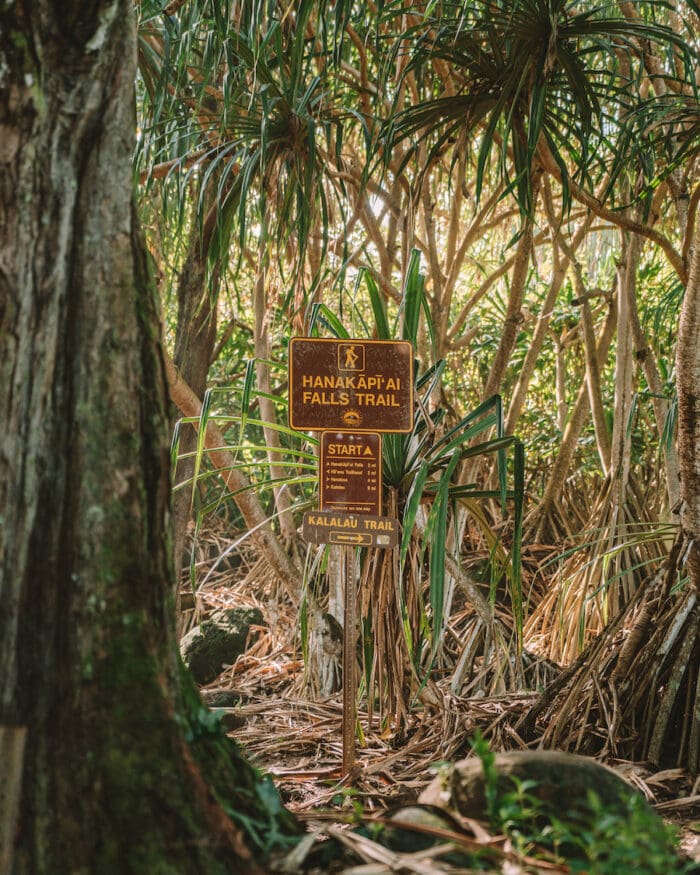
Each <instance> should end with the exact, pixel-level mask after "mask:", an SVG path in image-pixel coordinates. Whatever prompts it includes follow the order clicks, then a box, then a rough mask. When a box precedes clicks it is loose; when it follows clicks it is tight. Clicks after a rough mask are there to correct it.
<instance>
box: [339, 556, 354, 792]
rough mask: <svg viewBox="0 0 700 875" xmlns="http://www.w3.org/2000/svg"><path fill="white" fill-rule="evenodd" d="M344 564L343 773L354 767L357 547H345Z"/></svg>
mask: <svg viewBox="0 0 700 875" xmlns="http://www.w3.org/2000/svg"><path fill="white" fill-rule="evenodd" d="M342 550H343V557H342V562H341V569H342V572H341V573H342V575H343V577H344V578H345V580H344V581H343V582H344V585H345V589H344V592H345V616H344V620H343V721H342V723H343V726H342V734H343V774H344V775H347V774H349V773H350V770H351V769H352V767H353V766H354V765H355V724H356V723H357V679H356V677H355V675H356V662H357V655H356V643H357V642H356V635H355V613H356V610H357V606H356V601H357V598H356V592H355V548H354V547H343V548H342Z"/></svg>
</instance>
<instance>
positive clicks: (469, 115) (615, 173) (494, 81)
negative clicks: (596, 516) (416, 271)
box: [387, 0, 697, 760]
mask: <svg viewBox="0 0 700 875" xmlns="http://www.w3.org/2000/svg"><path fill="white" fill-rule="evenodd" d="M630 6H632V4H620V10H622V13H624V14H621V12H620V10H618V8H617V7H614V6H613V5H611V4H606V5H600V4H573V3H567V2H553V3H552V2H537V0H534V2H530V0H524V2H515V3H507V4H506V3H488V4H487V3H483V4H482V3H472V4H466V5H461V4H460V5H454V6H452V5H450V4H441V5H440V6H439V8H438V7H430V10H429V13H428V14H427V15H426V16H425V17H423V18H421V17H419V18H418V21H417V23H416V24H415V26H414V28H413V33H412V36H413V38H414V44H413V45H414V46H415V51H413V52H412V54H411V57H410V60H409V62H408V65H407V69H411V70H416V69H418V68H419V69H420V70H421V73H422V75H423V76H424V77H425V78H428V77H431V76H432V77H433V81H434V83H435V85H434V88H435V96H432V97H431V98H430V99H428V100H425V101H423V102H419V103H418V104H417V105H413V106H410V107H407V108H404V107H402V106H398V107H397V111H396V113H395V114H394V115H393V116H392V118H391V119H390V121H389V123H388V125H387V141H388V143H389V144H390V145H391V144H396V143H401V142H405V141H406V140H407V139H408V138H412V140H414V141H416V140H418V141H421V140H424V138H426V137H427V138H430V142H431V144H432V147H431V152H430V155H431V156H435V155H439V154H440V153H441V151H444V150H445V149H446V147H447V146H448V145H451V144H453V143H454V142H455V141H456V142H461V141H460V140H459V137H460V136H461V135H462V132H463V131H465V130H466V131H467V132H468V133H469V137H468V138H467V139H465V140H464V144H465V145H466V144H468V143H471V144H472V148H473V149H474V152H475V158H476V181H475V185H476V191H477V193H479V192H480V190H481V189H482V188H483V186H484V184H485V180H486V179H487V174H488V173H489V172H493V167H494V164H495V165H496V166H497V167H498V168H499V171H500V175H501V178H502V179H503V182H504V184H505V185H506V187H507V189H508V190H509V191H510V192H511V193H512V194H513V195H514V196H515V197H516V199H517V202H518V205H519V208H520V211H521V215H522V222H521V227H520V230H519V232H518V234H517V235H516V238H515V241H514V243H515V246H516V255H515V258H514V262H513V273H512V278H511V288H510V293H509V300H508V307H507V309H506V313H505V319H504V324H503V332H502V335H501V341H500V345H499V347H498V349H497V351H496V354H495V356H494V358H493V364H492V369H491V372H490V374H489V378H488V380H487V382H486V390H487V391H492V390H493V389H494V388H495V387H497V386H498V385H499V384H500V382H501V380H502V379H503V375H504V373H505V368H506V366H507V362H508V358H509V356H510V353H511V351H512V349H513V343H514V338H515V336H516V333H517V328H516V326H517V320H518V317H519V313H520V308H521V302H522V289H523V286H524V284H525V281H526V277H527V261H528V258H529V253H530V250H531V240H530V239H529V237H530V235H531V225H532V221H533V216H534V209H535V206H536V203H537V198H538V196H539V192H540V191H541V190H542V186H543V184H544V181H546V182H547V184H549V181H551V182H552V183H553V184H555V185H557V186H558V188H559V191H560V193H561V200H562V204H563V212H562V214H561V216H560V218H559V221H560V223H561V224H562V225H563V224H565V222H564V220H565V216H566V213H567V211H568V210H569V209H570V208H571V206H572V205H573V204H576V203H579V204H582V205H584V206H585V207H586V209H587V210H589V211H590V212H591V213H592V214H594V215H596V216H598V217H603V218H605V219H606V220H607V221H610V222H612V223H614V224H617V225H619V226H620V227H621V228H622V229H623V230H624V232H625V233H627V234H631V235H635V234H638V235H642V236H643V237H645V238H646V239H649V240H652V241H653V242H654V243H656V244H657V245H659V246H660V247H661V249H662V250H663V252H664V253H665V254H666V255H667V257H668V259H669V262H670V263H671V265H672V266H673V268H674V269H675V270H677V271H678V272H679V276H681V277H682V278H683V280H684V282H687V284H688V286H687V290H686V299H685V304H684V315H683V318H682V320H681V326H682V329H681V334H680V336H679V349H678V353H677V356H678V358H677V361H678V368H679V373H678V378H679V386H678V391H679V411H680V409H681V408H682V407H683V406H684V405H685V409H686V416H687V425H686V428H687V427H688V426H689V425H690V424H691V423H692V417H691V415H690V414H691V412H692V399H693V398H694V394H693V390H692V389H691V383H692V380H690V379H686V382H685V385H684V386H683V387H681V382H682V380H683V379H684V378H685V377H687V375H688V374H689V366H688V363H689V362H690V361H691V360H692V355H691V353H690V349H689V346H690V344H689V343H688V340H689V338H690V337H691V336H692V333H693V331H694V328H692V327H690V328H688V327H687V326H689V325H690V326H692V325H694V322H693V318H692V317H693V313H694V306H695V305H694V303H693V294H694V293H693V288H694V287H693V283H694V275H693V272H692V265H689V264H685V263H684V261H683V256H682V253H681V252H679V251H677V249H676V248H675V247H674V244H673V242H672V240H671V239H670V238H669V237H667V236H665V235H664V234H663V233H661V232H659V231H658V230H657V229H656V228H654V227H653V224H652V223H651V222H649V221H647V219H648V212H647V213H646V214H645V213H644V210H643V209H642V210H640V211H638V212H637V214H635V213H634V212H633V211H631V210H629V209H619V208H620V207H621V206H622V207H625V206H626V205H627V204H628V203H629V201H630V199H631V198H633V197H634V196H635V195H637V194H639V190H640V186H639V179H640V173H641V176H642V177H643V175H644V170H641V171H640V170H639V167H640V165H639V164H638V162H637V158H636V153H635V151H634V149H633V146H634V145H635V144H633V143H632V141H631V140H630V139H629V137H627V136H626V127H625V126H626V125H627V124H628V122H629V118H630V116H631V115H632V114H633V111H634V110H635V109H637V108H638V107H639V105H640V103H641V102H642V98H643V93H644V92H643V90H642V91H640V90H639V88H638V85H639V84H640V83H644V84H643V88H647V89H648V88H649V87H650V85H649V83H650V82H651V88H652V89H656V90H657V92H658V90H659V89H660V88H662V89H665V88H668V87H669V86H668V83H671V82H674V81H675V82H676V83H678V82H679V81H681V82H682V77H683V76H684V74H685V70H687V63H685V62H686V61H687V59H688V51H687V48H686V44H685V42H684V39H683V37H682V35H681V34H680V33H679V32H676V31H675V30H673V29H672V28H670V27H668V26H666V25H664V24H662V23H659V22H661V21H663V20H664V16H665V15H666V13H667V12H668V8H667V6H666V4H660V3H659V4H654V3H652V4H648V8H647V9H646V15H647V19H646V20H645V19H643V18H642V16H641V14H639V13H637V12H636V10H634V9H633V10H630V9H628V8H626V7H630ZM676 19H677V21H678V20H679V18H678V16H676ZM662 53H666V56H667V57H669V58H671V59H672V64H671V68H670V69H669V70H667V71H666V72H665V73H663V74H662V72H661V71H662V66H661V65H659V64H658V56H660V55H661V54H662ZM650 59H652V60H650ZM653 59H656V62H657V63H656V66H653ZM441 65H447V66H448V67H449V68H450V69H451V70H455V69H456V70H459V72H460V75H461V82H460V84H459V86H458V87H457V88H456V89H454V90H453V91H452V92H451V93H445V94H440V93H439V90H440V70H441ZM646 77H649V78H646ZM654 77H656V81H655V79H654ZM453 81H454V77H453ZM654 83H655V84H654ZM680 87H682V86H680ZM673 90H674V87H673V86H671V91H672V92H673ZM675 90H676V92H677V91H678V87H677V86H676V88H675ZM690 94H691V95H692V91H691V92H690ZM637 135H638V139H637V144H639V143H644V142H646V140H647V138H646V136H645V131H643V130H642V131H638V132H637ZM643 166H644V165H643V164H642V167H643ZM670 169H671V167H667V168H665V169H663V170H661V171H660V170H659V168H658V166H657V167H656V169H655V170H654V173H655V174H657V177H656V178H657V182H656V183H655V184H656V185H658V179H659V178H661V176H663V174H664V172H665V173H666V178H668V177H669V171H670ZM630 170H632V171H633V172H632V173H630ZM635 174H636V176H635ZM652 175H653V174H652ZM642 188H643V186H642ZM612 204H614V205H615V207H616V210H618V211H613V210H611V209H610V206H611V205H612ZM550 213H551V208H550ZM691 222H692V218H691ZM687 240H688V238H687V232H686V241H687ZM557 245H558V246H560V247H561V248H562V251H564V252H565V253H566V257H567V258H568V259H569V261H571V263H572V266H573V268H574V276H575V277H576V279H577V282H578V294H577V297H578V298H579V300H580V304H581V306H582V315H583V318H584V328H585V329H586V330H585V331H584V338H585V341H586V348H587V353H586V361H587V370H588V377H587V387H586V388H587V392H588V395H589V403H590V406H591V410H592V411H593V413H594V422H595V427H596V437H597V439H598V446H599V450H600V454H601V462H602V464H603V469H604V470H605V471H608V469H609V473H610V479H611V482H612V480H613V479H614V480H616V481H617V482H618V483H619V484H620V486H619V488H617V487H616V488H617V492H615V494H614V495H613V504H615V505H616V506H618V507H622V506H623V505H624V504H625V502H626V501H627V498H626V490H625V484H626V482H627V479H628V477H629V468H628V458H629V445H626V443H625V441H626V440H627V437H628V432H627V426H626V422H627V420H628V416H629V411H630V403H631V390H630V385H631V383H630V369H629V367H630V366H629V359H630V355H629V352H630V351H631V348H632V344H631V340H630V339H629V338H631V336H632V332H634V331H635V324H636V323H635V320H636V319H638V317H636V316H635V313H636V301H635V288H634V277H635V274H636V269H637V264H638V259H639V243H638V242H637V241H635V239H634V237H631V238H627V239H626V240H625V242H624V250H623V251H624V252H625V253H626V256H625V259H624V264H623V265H622V268H621V272H620V274H619V277H618V282H617V295H616V298H617V303H616V301H615V298H613V306H615V307H617V308H618V309H619V310H620V313H621V314H623V315H624V323H623V325H622V330H621V334H620V336H619V337H618V354H619V355H618V375H617V378H616V385H617V393H618V394H617V399H618V402H617V407H616V411H615V416H616V419H615V424H614V431H613V434H612V435H610V434H609V433H608V432H607V429H608V425H607V423H606V422H605V417H604V416H602V415H601V414H602V408H600V398H599V391H600V388H599V382H598V381H599V376H597V375H598V372H599V369H600V361H601V360H600V356H601V352H604V350H605V349H606V347H607V344H609V342H610V336H611V335H610V332H607V330H606V333H607V339H605V338H604V337H603V336H601V338H600V340H599V341H598V343H597V344H596V342H595V338H594V336H593V334H592V332H591V321H590V312H589V310H588V307H589V304H588V300H589V296H588V293H587V290H586V288H585V283H584V279H585V278H584V276H583V275H582V273H581V268H580V265H578V264H576V262H575V258H574V253H573V251H567V243H566V241H564V240H563V239H561V238H560V240H559V242H558V243H557ZM689 251H690V247H689V245H688V242H686V243H685V245H684V247H683V252H686V253H687V252H689ZM622 305H624V306H622ZM440 315H441V317H442V318H443V319H445V318H447V319H449V315H448V314H440ZM613 315H614V314H613ZM614 324H615V323H614V319H613V321H612V322H611V323H610V325H611V327H613V328H614ZM640 339H641V340H642V341H643V338H640V335H639V331H638V327H637V341H636V343H637V346H638V348H639V347H640V345H641V344H640ZM601 344H602V346H601ZM625 350H628V352H625ZM650 373H651V375H652V376H651V379H653V377H654V375H653V372H650ZM682 374H683V375H684V376H683V377H682ZM584 391H585V390H584ZM685 392H689V393H690V394H689V396H688V397H685V398H683V395H684V393H685ZM682 398H683V400H681V399H682ZM583 403H585V401H584V402H583ZM596 411H598V412H597V415H596ZM582 423H583V419H582V417H581V416H580V415H577V416H576V418H575V419H572V426H573V425H575V426H576V428H577V429H578V430H580V428H581V425H582ZM680 428H681V430H682V429H683V419H682V418H681V419H680ZM576 437H577V432H576V431H575V430H574V429H573V428H572V429H571V430H570V431H569V433H568V445H569V446H570V447H573V445H574V443H575V441H576ZM690 443H691V441H690V440H689V438H688V437H687V436H686V437H685V438H684V437H683V436H682V434H681V435H680V439H679V449H680V454H681V457H682V456H683V453H684V452H685V453H686V458H685V461H683V459H682V458H681V483H682V485H681V492H682V493H683V494H684V507H685V511H684V513H685V514H686V516H687V514H688V508H689V507H691V506H692V501H689V498H688V497H685V494H686V493H687V490H688V489H689V488H691V489H692V483H693V478H694V475H693V473H692V469H691V468H690V467H689V460H690V458H691V456H690V455H688V447H689V446H690ZM684 448H685V449H684ZM670 470H671V473H672V470H673V469H672V468H671V469H670ZM558 476H560V475H558ZM560 482H561V477H560ZM558 488H560V487H558ZM670 494H673V489H672V488H671V489H670ZM543 510H544V511H545V512H546V511H547V506H546V505H545V507H544V508H543ZM613 516H614V515H613ZM611 522H612V523H613V525H615V524H616V519H615V520H611ZM687 526H688V523H686V527H687ZM691 530H692V526H691ZM688 543H690V544H692V543H693V541H692V538H691V540H690V541H688ZM675 555H676V554H675V552H674V556H675ZM669 579H670V578H668V577H667V578H666V586H667V587H668V580H669ZM626 596H627V597H629V596H630V593H629V592H627V593H626ZM689 598H691V600H692V596H691V597H689ZM683 604H684V605H685V607H684V608H683V610H685V611H686V614H687V613H688V612H689V610H690V609H689V608H688V605H687V604H686V602H684V603H683ZM666 606H667V608H668V603H667V602H666ZM618 608H619V604H618ZM675 610H676V609H675V607H671V614H674V612H675ZM647 613H648V611H647ZM682 616H684V615H682ZM648 620H649V618H648V617H646V622H647V623H648ZM688 623H689V625H688V624H685V623H684V624H683V626H682V628H683V629H685V630H686V632H684V633H683V635H679V636H677V639H678V641H675V639H674V642H675V643H676V645H677V646H676V650H675V652H676V655H677V659H676V661H675V662H672V663H671V664H670V665H669V666H667V667H666V669H665V672H666V673H664V672H663V671H659V672H658V673H657V674H655V675H654V681H653V683H654V684H656V685H657V687H655V689H658V688H659V686H658V685H661V686H664V685H665V684H667V683H670V684H671V686H670V687H669V688H668V689H669V690H670V689H671V688H672V689H673V690H674V692H673V694H671V693H670V692H669V693H667V695H666V699H667V700H668V701H667V702H666V704H665V706H664V708H663V709H661V711H659V712H658V719H657V721H656V723H655V728H654V729H653V731H652V730H650V733H651V735H653V738H654V739H655V741H654V744H653V750H654V754H655V756H657V758H658V754H659V750H660V749H661V747H662V746H663V739H664V738H668V737H669V727H670V726H671V725H672V721H670V716H669V715H670V713H671V711H674V713H676V715H677V712H678V707H679V704H678V702H679V700H678V699H677V683H676V682H677V681H679V680H680V678H681V677H682V678H685V681H684V683H686V682H687V679H688V677H690V675H691V674H692V672H689V667H690V666H691V662H690V661H689V660H690V659H691V657H690V655H689V654H691V653H693V652H694V648H695V647H696V643H694V642H695V635H696V631H693V630H694V629H695V628H696V625H697V621H696V619H695V618H694V614H693V613H692V612H690V618H689V620H688ZM643 626H644V623H642V624H641V627H640V628H642V627H643ZM647 630H648V627H647ZM634 638H635V641H636V645H637V646H639V643H640V641H641V640H643V635H642V636H641V637H640V635H635V636H634ZM681 639H682V641H683V645H682V646H681V644H680V641H681ZM667 643H668V642H667ZM678 648H680V650H681V651H682V655H681V656H678V652H679V651H678ZM631 652H634V651H630V653H631ZM651 652H652V653H653V652H654V647H652V648H651ZM628 658H630V659H631V656H630V654H627V655H626V656H625V660H624V662H626V661H627V659H628ZM623 674H624V672H623ZM671 681H673V683H671ZM628 682H629V681H628ZM684 688H685V687H684ZM650 695H651V696H652V698H653V696H654V692H653V691H650ZM642 698H643V697H642ZM645 701H646V700H645ZM673 703H675V704H673ZM600 707H601V709H602V708H603V707H604V706H603V705H602V704H601V705H600ZM552 713H553V712H550V714H552ZM683 726H684V729H683V732H684V736H683V737H684V739H685V741H684V742H683V745H685V747H683V745H681V747H682V750H683V753H682V754H681V756H687V755H688V753H689V752H690V754H691V760H692V759H693V757H697V754H696V753H692V752H693V751H694V750H696V748H697V744H695V742H693V741H692V740H691V739H692V738H693V737H694V735H693V732H696V731H697V730H696V729H695V730H693V729H692V728H691V727H692V726H696V721H694V719H689V721H688V722H686V723H685V724H683ZM647 743H648V737H647ZM645 749H648V747H647V748H645Z"/></svg>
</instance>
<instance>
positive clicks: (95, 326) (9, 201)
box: [0, 0, 294, 875]
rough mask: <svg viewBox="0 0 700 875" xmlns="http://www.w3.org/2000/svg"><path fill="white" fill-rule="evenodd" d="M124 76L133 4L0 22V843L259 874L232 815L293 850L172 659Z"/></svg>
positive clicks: (148, 318) (105, 2) (81, 861)
mask: <svg viewBox="0 0 700 875" xmlns="http://www.w3.org/2000/svg"><path fill="white" fill-rule="evenodd" d="M134 76H135V30H134V23H133V16H132V4H131V3H130V2H129V0H97V2H94V0H93V2H86V0H83V2H78V0H76V2H74V3H72V4H69V5H67V6H66V5H64V4H59V3H57V2H49V0H34V2H31V3H29V2H21V0H14V2H13V0H10V2H7V3H4V4H3V5H2V8H1V9H0V421H2V423H3V436H2V441H1V442H0V515H2V519H1V521H0V666H1V667H2V671H1V672H0V750H3V749H4V748H5V747H6V744H5V741H6V740H7V739H8V738H11V737H12V736H14V737H15V739H16V738H18V737H19V735H20V734H21V735H24V737H25V743H24V745H23V746H24V751H23V755H22V757H21V762H20V763H19V767H18V768H17V769H14V770H13V771H14V772H15V776H16V774H17V773H18V772H19V773H20V779H19V790H18V792H17V793H14V794H13V798H15V799H16V800H17V804H16V806H15V807H16V809H17V810H16V817H15V818H10V815H11V814H12V812H9V814H8V811H7V809H4V810H2V811H0V837H2V836H4V835H7V834H8V832H9V830H8V829H7V827H6V824H7V823H8V822H9V820H10V819H12V820H13V821H14V822H15V823H16V825H17V829H16V830H13V831H12V834H13V835H14V837H15V842H14V848H13V849H10V850H11V851H12V855H13V857H14V862H13V868H12V869H11V871H12V872H14V873H16V875H19V873H22V875H23V873H51V875H62V873H69V872H70V873H75V872H100V873H103V875H109V873H117V872H119V873H122V872H134V873H153V872H159V873H171V872H172V873H182V872H207V873H215V872H237V873H240V872H252V871H255V870H256V865H255V864H254V862H253V857H252V853H251V850H250V847H249V841H248V839H249V836H248V835H247V834H246V833H245V832H244V829H243V828H241V827H240V826H238V825H237V815H238V814H240V813H241V812H244V813H245V815H246V817H247V818H249V819H253V820H258V822H262V829H261V833H262V834H263V835H265V834H267V835H270V834H272V831H273V828H279V829H281V832H285V831H286V832H287V833H289V832H290V831H293V830H294V824H293V823H291V821H290V819H289V817H288V816H287V815H286V813H285V812H284V811H283V809H281V808H280V809H278V810H277V812H276V813H271V812H270V805H271V804H273V805H274V804H275V803H274V796H273V797H269V796H267V793H268V792H269V787H268V788H267V789H266V791H265V793H262V792H260V779H259V777H258V776H257V774H256V773H255V772H254V771H253V770H252V769H251V767H250V766H248V764H247V763H246V762H245V760H244V759H243V758H242V757H241V756H240V754H239V753H238V751H237V749H236V748H234V747H233V746H232V745H230V744H229V743H228V742H227V739H226V738H225V737H224V736H222V735H220V734H218V733H217V732H216V731H212V727H211V723H210V721H209V720H207V719H204V720H202V719H201V717H202V715H205V716H206V712H203V711H202V709H201V706H200V705H199V702H198V698H197V695H196V692H195V691H194V689H193V688H192V686H191V683H190V682H189V680H188V678H187V677H186V676H184V675H183V674H182V672H181V668H180V665H179V663H178V660H177V656H176V653H177V651H176V646H175V642H174V616H173V607H172V592H171V588H170V586H169V584H170V581H171V580H172V560H171V551H170V547H169V538H168V536H167V521H168V516H169V490H168V482H169V471H168V468H169V460H168V451H167V420H166V409H165V377H164V369H163V358H162V351H161V346H160V337H159V328H158V324H159V321H158V317H157V309H156V302H155V295H154V291H153V286H152V283H151V281H150V278H149V276H148V269H147V267H148V266H147V261H146V257H145V253H144V250H143V248H142V246H141V243H140V239H139V237H138V235H137V234H136V233H135V231H134V220H133V204H132V194H131V166H130V156H131V152H132V148H133V137H134V133H133V132H134V106H133V82H134ZM23 729H24V730H26V733H25V732H23V731H22V730H23ZM14 749H15V751H16V752H18V751H19V747H18V745H16V744H15V745H14ZM18 758H19V753H17V756H15V757H13V758H9V759H8V760H5V759H4V760H3V761H2V762H0V787H5V786H6V778H7V774H6V770H7V768H8V762H9V761H10V760H11V759H14V761H15V763H16V762H17V760H18ZM11 765H12V763H11V762H10V767H11ZM271 798H272V799H273V802H272V803H270V801H269V800H270V799H271ZM238 823H240V821H238ZM277 834H279V833H277ZM6 851H7V849H4V850H3V855H5V856H9V853H8V854H5V852H6Z"/></svg>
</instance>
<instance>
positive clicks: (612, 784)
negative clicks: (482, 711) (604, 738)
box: [419, 750, 657, 821]
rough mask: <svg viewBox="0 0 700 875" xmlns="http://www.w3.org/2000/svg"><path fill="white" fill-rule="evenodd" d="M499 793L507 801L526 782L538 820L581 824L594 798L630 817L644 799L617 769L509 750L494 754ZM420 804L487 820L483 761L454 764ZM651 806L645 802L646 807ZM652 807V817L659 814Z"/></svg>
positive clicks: (572, 756) (544, 753)
mask: <svg viewBox="0 0 700 875" xmlns="http://www.w3.org/2000/svg"><path fill="white" fill-rule="evenodd" d="M493 769H494V771H495V775H496V794H497V796H498V797H500V798H502V797H503V796H504V795H506V794H508V793H512V792H513V791H514V790H515V789H516V787H517V786H518V785H520V786H521V787H522V786H523V784H524V783H525V782H527V784H526V787H527V790H526V792H527V795H528V796H529V797H530V798H532V799H536V800H537V802H538V803H539V804H538V805H537V806H536V807H537V810H538V813H539V815H542V816H545V817H547V816H555V817H558V818H560V819H562V820H571V821H578V820H580V819H581V818H584V819H585V818H586V817H587V816H588V815H590V813H591V806H590V796H589V794H591V793H593V794H595V796H596V797H597V799H598V800H599V801H600V804H601V806H602V808H603V809H605V810H606V811H608V812H610V813H612V814H617V815H620V816H623V817H624V816H625V815H626V814H627V813H628V812H629V810H630V803H631V800H632V797H634V796H636V797H639V799H642V798H643V797H641V795H640V794H639V793H638V792H637V791H636V790H635V789H634V788H633V787H631V786H630V785H629V784H627V783H626V782H625V781H623V780H622V778H620V777H619V775H617V774H616V773H615V772H614V771H613V770H612V769H609V768H607V766H604V765H602V764H601V763H599V762H597V761H596V760H593V759H590V758H589V757H583V756H578V755H577V754H569V753H563V752H561V751H545V750H536V751H534V750H533V751H510V752H506V753H499V754H495V755H494V759H493ZM419 801H420V802H421V803H423V804H426V805H438V806H440V807H442V808H447V809H448V810H453V811H457V812H459V814H461V815H462V816H464V817H471V818H474V819H477V820H478V819H481V820H484V819H487V818H488V804H487V800H486V792H485V781H484V767H483V765H482V762H481V760H480V759H479V758H478V757H471V758H469V759H467V760H462V761H461V762H458V763H455V764H453V765H452V764H450V765H448V766H445V767H443V768H442V769H441V771H440V774H439V775H438V776H437V777H436V778H435V779H434V780H433V781H432V782H431V784H429V785H428V787H426V789H425V790H424V791H423V792H422V793H421V795H420V797H419ZM643 804H645V805H646V803H643ZM648 808H649V816H650V817H651V818H656V817H657V815H656V814H655V813H654V812H653V810H652V808H651V807H650V806H648Z"/></svg>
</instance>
